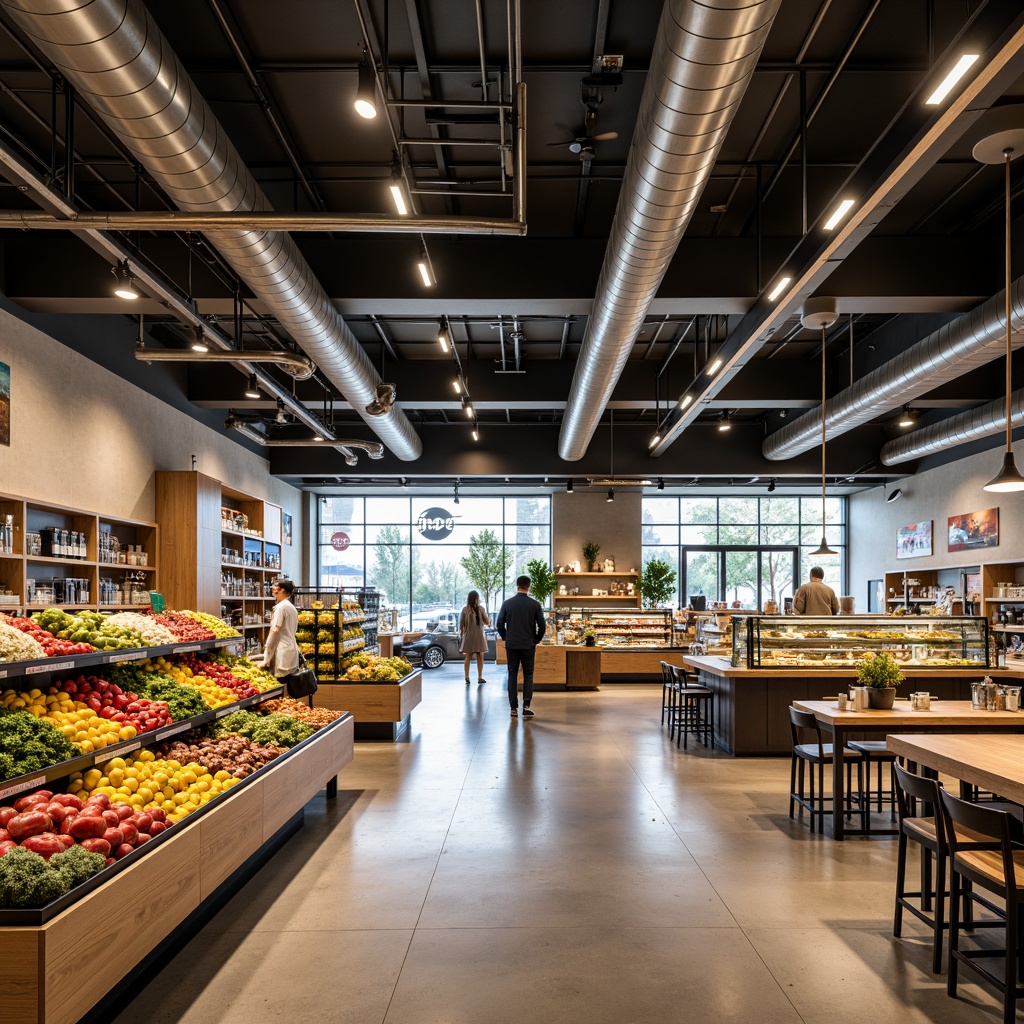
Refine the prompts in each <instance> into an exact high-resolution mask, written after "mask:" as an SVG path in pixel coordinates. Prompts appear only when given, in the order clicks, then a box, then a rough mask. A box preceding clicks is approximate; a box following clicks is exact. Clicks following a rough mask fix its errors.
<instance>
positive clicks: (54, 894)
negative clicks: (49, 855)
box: [0, 847, 71, 909]
mask: <svg viewBox="0 0 1024 1024" xmlns="http://www.w3.org/2000/svg"><path fill="white" fill-rule="evenodd" d="M70 890H71V883H70V882H69V881H68V880H67V878H66V877H65V876H64V875H63V874H61V872H59V871H53V870H51V868H50V866H49V864H47V863H46V861H45V860H44V859H43V858H42V857H40V856H39V854H38V853H33V852H32V851H31V850H24V849H22V848H21V847H18V848H17V849H14V850H9V851H8V852H7V853H5V854H4V856H3V857H0V907H7V908H15V909H22V908H27V907H43V906H45V905H46V904H47V903H51V902H52V901H53V900H56V899H59V898H60V897H61V896H63V895H65V894H66V893H68V892H70Z"/></svg>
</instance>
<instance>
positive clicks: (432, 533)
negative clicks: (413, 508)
mask: <svg viewBox="0 0 1024 1024" xmlns="http://www.w3.org/2000/svg"><path fill="white" fill-rule="evenodd" d="M416 527H417V529H418V530H419V531H420V533H421V534H422V535H423V536H424V537H425V538H426V539H427V540H444V539H445V537H450V536H451V535H452V531H453V530H454V529H455V517H454V516H452V515H451V514H450V513H449V512H448V510H447V509H443V508H438V507H437V506H434V507H433V508H428V509H427V510H426V511H425V512H421V513H420V514H419V516H418V517H417V519H416Z"/></svg>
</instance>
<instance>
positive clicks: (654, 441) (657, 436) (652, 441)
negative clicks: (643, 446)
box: [647, 434, 661, 448]
mask: <svg viewBox="0 0 1024 1024" xmlns="http://www.w3.org/2000/svg"><path fill="white" fill-rule="evenodd" d="M660 440H661V434H655V435H654V437H652V438H651V439H650V441H649V442H648V443H647V447H648V448H653V447H654V446H655V445H656V444H657V443H658V442H659V441H660Z"/></svg>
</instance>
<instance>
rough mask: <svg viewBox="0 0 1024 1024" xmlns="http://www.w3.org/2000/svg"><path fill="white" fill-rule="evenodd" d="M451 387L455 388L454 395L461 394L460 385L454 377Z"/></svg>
mask: <svg viewBox="0 0 1024 1024" xmlns="http://www.w3.org/2000/svg"><path fill="white" fill-rule="evenodd" d="M452 387H453V388H455V394H457V395H461V394H462V385H461V384H460V383H459V378H458V377H456V378H455V380H453V381H452Z"/></svg>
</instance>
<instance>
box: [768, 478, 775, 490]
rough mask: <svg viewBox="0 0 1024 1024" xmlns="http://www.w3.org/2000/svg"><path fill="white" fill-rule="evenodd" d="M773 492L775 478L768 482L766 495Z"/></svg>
mask: <svg viewBox="0 0 1024 1024" xmlns="http://www.w3.org/2000/svg"><path fill="white" fill-rule="evenodd" d="M774 490H775V478H774V477H773V478H772V479H771V480H769V481H768V493H769V494H771V493H772V491H774Z"/></svg>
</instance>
